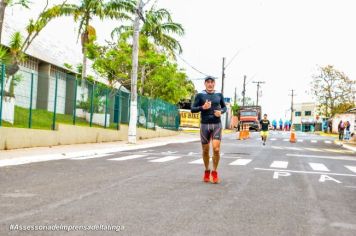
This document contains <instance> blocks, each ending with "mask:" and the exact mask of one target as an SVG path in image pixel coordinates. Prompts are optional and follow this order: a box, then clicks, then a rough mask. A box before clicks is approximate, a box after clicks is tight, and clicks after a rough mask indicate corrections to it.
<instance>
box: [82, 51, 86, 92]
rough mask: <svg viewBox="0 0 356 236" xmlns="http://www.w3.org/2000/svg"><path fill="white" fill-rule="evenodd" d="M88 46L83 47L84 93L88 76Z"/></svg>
mask: <svg viewBox="0 0 356 236" xmlns="http://www.w3.org/2000/svg"><path fill="white" fill-rule="evenodd" d="M86 54H87V48H86V47H85V46H84V47H83V66H82V84H81V87H82V90H83V94H84V89H85V81H86V77H87V56H86Z"/></svg>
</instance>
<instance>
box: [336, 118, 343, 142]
mask: <svg viewBox="0 0 356 236" xmlns="http://www.w3.org/2000/svg"><path fill="white" fill-rule="evenodd" d="M344 131H345V124H344V122H343V121H342V120H340V123H339V125H338V132H339V141H343V140H344Z"/></svg>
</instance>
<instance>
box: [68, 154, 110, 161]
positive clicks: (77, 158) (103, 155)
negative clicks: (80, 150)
mask: <svg viewBox="0 0 356 236" xmlns="http://www.w3.org/2000/svg"><path fill="white" fill-rule="evenodd" d="M110 155H112V154H100V155H90V156H83V157H73V158H70V159H71V160H86V159H93V158H99V157H106V156H110Z"/></svg>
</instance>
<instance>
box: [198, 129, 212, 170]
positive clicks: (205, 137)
mask: <svg viewBox="0 0 356 236" xmlns="http://www.w3.org/2000/svg"><path fill="white" fill-rule="evenodd" d="M209 128H210V127H209V125H208V124H201V125H200V139H201V143H202V152H203V153H202V154H203V155H202V156H203V161H204V166H205V170H209V159H210V157H209V143H210V133H211V132H210V130H209Z"/></svg>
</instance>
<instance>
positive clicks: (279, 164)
mask: <svg viewBox="0 0 356 236" xmlns="http://www.w3.org/2000/svg"><path fill="white" fill-rule="evenodd" d="M270 167H271V168H283V169H286V168H287V167H288V161H273V162H272V164H271V165H270Z"/></svg>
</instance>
